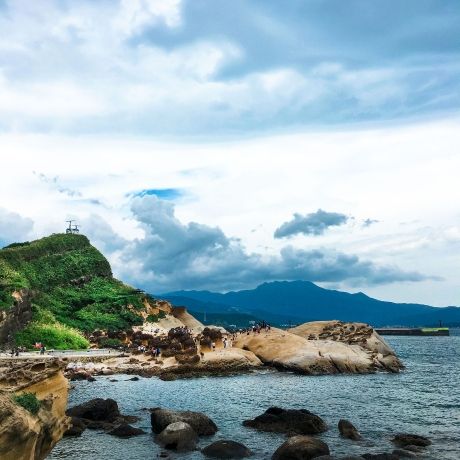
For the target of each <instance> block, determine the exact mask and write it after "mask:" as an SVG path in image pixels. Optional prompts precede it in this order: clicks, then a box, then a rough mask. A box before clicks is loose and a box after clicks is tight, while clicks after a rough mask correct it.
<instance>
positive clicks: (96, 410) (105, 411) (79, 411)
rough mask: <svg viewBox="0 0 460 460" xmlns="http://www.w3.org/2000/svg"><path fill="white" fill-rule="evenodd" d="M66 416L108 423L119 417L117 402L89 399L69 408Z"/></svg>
mask: <svg viewBox="0 0 460 460" xmlns="http://www.w3.org/2000/svg"><path fill="white" fill-rule="evenodd" d="M66 414H67V415H69V416H71V417H79V418H84V419H86V420H92V421H97V422H99V421H101V422H109V423H110V422H114V421H115V420H116V419H117V418H118V417H120V411H119V410H118V404H117V402H116V401H114V400H113V399H102V398H95V399H91V400H89V401H87V402H85V403H83V404H79V405H78V406H74V407H71V408H70V409H67V411H66Z"/></svg>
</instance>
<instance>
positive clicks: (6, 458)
mask: <svg viewBox="0 0 460 460" xmlns="http://www.w3.org/2000/svg"><path fill="white" fill-rule="evenodd" d="M7 361H8V360H5V361H2V360H0V458H1V459H2V460H30V459H34V460H42V459H44V458H46V457H47V455H48V454H49V452H50V451H51V449H52V448H53V447H54V445H55V444H56V443H57V442H58V441H59V440H60V439H61V438H62V436H63V435H64V433H65V431H67V429H68V428H69V426H70V419H69V418H68V417H66V415H65V407H66V405H67V395H68V380H67V379H66V378H65V377H64V374H63V370H64V368H65V363H64V362H63V361H60V360H56V359H43V360H41V359H30V360H27V359H24V360H14V361H8V362H7ZM22 392H27V393H34V394H35V395H36V397H37V399H38V400H39V401H41V405H40V409H39V411H38V413H37V414H35V415H34V414H32V413H31V412H29V411H27V410H26V409H24V408H23V407H21V406H20V405H18V404H16V403H15V402H13V400H12V398H11V396H12V394H14V393H22Z"/></svg>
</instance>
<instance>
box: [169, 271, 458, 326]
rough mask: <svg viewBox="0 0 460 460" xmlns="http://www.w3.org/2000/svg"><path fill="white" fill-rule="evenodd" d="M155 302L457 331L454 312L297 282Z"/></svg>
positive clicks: (300, 318) (172, 294)
mask: <svg viewBox="0 0 460 460" xmlns="http://www.w3.org/2000/svg"><path fill="white" fill-rule="evenodd" d="M161 296H162V297H163V298H165V299H166V300H169V301H171V302H173V303H177V302H178V301H180V302H181V303H182V304H184V306H187V307H189V308H191V309H193V310H194V311H198V312H202V311H206V309H210V310H209V311H212V312H213V313H223V312H226V313H231V312H232V311H238V312H239V313H246V314H254V313H256V312H257V313H258V316H260V314H264V313H265V316H266V317H267V320H269V318H270V317H271V316H272V315H274V314H276V315H278V316H280V315H283V316H284V317H285V318H286V321H291V322H292V321H294V322H295V321H315V320H332V319H338V320H342V321H361V322H367V323H369V324H372V325H374V326H398V325H399V326H433V325H436V326H437V325H439V321H441V322H443V323H444V324H446V325H451V326H457V325H460V308H459V307H455V306H449V307H434V306H431V305H426V304H419V303H397V302H389V301H384V300H378V299H374V298H372V297H370V296H368V295H367V294H365V293H363V292H357V293H349V292H343V291H338V290H331V289H325V288H322V287H321V286H318V285H316V284H314V283H312V282H311V281H301V280H296V281H272V282H266V283H262V284H260V285H259V286H257V287H256V288H254V289H245V290H241V291H229V292H227V293H213V292H212V291H198V290H190V291H185V290H183V291H173V292H168V293H164V294H162V295H161ZM191 304H193V308H192V307H191V306H190V305H191ZM210 307H211V308H210ZM200 308H201V309H200Z"/></svg>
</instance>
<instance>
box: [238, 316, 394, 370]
mask: <svg viewBox="0 0 460 460" xmlns="http://www.w3.org/2000/svg"><path fill="white" fill-rule="evenodd" d="M337 323H339V322H338V321H317V322H314V323H305V324H303V325H302V326H299V327H297V328H294V329H290V330H289V331H284V330H281V329H276V328H272V329H271V331H269V332H266V331H262V332H261V333H260V334H249V335H247V334H240V335H239V336H238V337H237V339H236V340H235V342H234V347H238V348H242V349H245V350H249V351H252V352H253V353H254V354H255V355H256V356H257V357H258V358H259V359H260V360H261V361H262V362H263V363H265V364H269V365H272V366H274V367H277V368H279V369H281V370H291V371H295V372H299V373H303V374H309V375H320V374H338V373H360V374H364V373H371V372H375V371H377V370H386V371H389V372H398V371H399V369H401V368H402V367H403V366H402V364H401V362H400V361H399V360H398V358H397V357H396V355H395V354H394V352H393V351H392V350H391V348H390V347H389V346H388V345H386V343H385V342H384V341H383V339H381V338H380V336H378V334H376V333H375V332H373V329H372V328H370V326H366V325H362V328H363V331H364V332H360V333H359V334H357V333H356V330H357V329H359V328H358V325H357V326H356V327H355V332H350V333H349V334H355V336H354V338H355V339H356V340H351V335H350V337H347V339H346V340H345V336H341V335H340V334H339V333H337V334H336V333H334V332H333V331H332V332H331V331H329V329H328V327H330V328H332V327H335V325H336V324H337ZM353 324H358V323H353ZM360 327H361V326H360ZM351 329H352V328H350V331H351ZM324 330H325V331H324ZM318 331H323V332H321V333H320V334H318ZM356 334H357V335H356ZM366 334H367V335H369V334H370V335H369V337H368V338H366V337H367V335H366ZM312 337H317V338H316V339H315V340H312ZM361 339H363V340H364V341H362V340H361ZM342 340H343V341H342Z"/></svg>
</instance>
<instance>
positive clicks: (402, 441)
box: [392, 433, 431, 448]
mask: <svg viewBox="0 0 460 460" xmlns="http://www.w3.org/2000/svg"><path fill="white" fill-rule="evenodd" d="M392 442H393V443H394V444H396V445H397V446H398V447H403V448H404V447H407V446H418V447H427V446H429V445H430V444H431V441H430V440H429V439H428V438H426V437H425V436H420V435H417V434H408V433H398V434H397V435H396V436H395V437H394V439H392Z"/></svg>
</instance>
